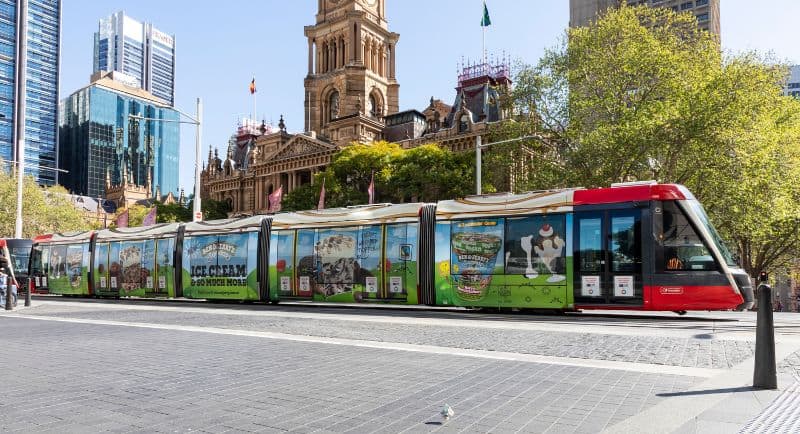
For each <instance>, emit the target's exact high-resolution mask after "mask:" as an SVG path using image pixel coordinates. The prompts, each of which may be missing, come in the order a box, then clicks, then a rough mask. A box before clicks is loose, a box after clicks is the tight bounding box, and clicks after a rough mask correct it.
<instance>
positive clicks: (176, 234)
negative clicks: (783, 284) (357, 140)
mask: <svg viewBox="0 0 800 434" xmlns="http://www.w3.org/2000/svg"><path fill="white" fill-rule="evenodd" d="M30 276H31V280H32V285H34V287H35V291H37V292H40V293H50V294H63V295H76V296H94V297H184V298H193V299H207V300H239V301H253V302H272V303H278V302H280V301H282V300H313V301H319V302H346V303H376V302H378V303H400V304H410V305H431V306H462V307H481V308H519V309H526V308H529V309H553V310H579V309H629V310H650V311H676V312H680V313H683V312H685V311H687V310H724V309H735V308H739V309H742V308H747V307H749V306H750V305H752V302H753V290H752V286H751V284H750V279H749V278H748V276H747V274H746V273H745V272H744V271H743V270H742V269H741V268H739V267H738V266H737V265H736V263H735V262H734V260H733V257H732V255H731V254H730V252H729V251H728V249H727V248H726V247H725V245H724V243H723V242H722V240H721V239H720V237H719V235H718V234H717V232H716V231H715V230H714V227H713V226H712V225H711V223H710V222H709V220H708V217H707V216H706V213H705V212H704V210H703V208H702V206H701V205H700V203H699V202H698V201H697V200H696V199H695V198H694V196H693V195H692V194H691V193H690V192H689V191H688V190H687V189H686V188H685V187H683V186H680V185H671V184H655V183H634V184H618V185H613V186H611V187H610V188H599V189H566V190H558V191H545V192H533V193H525V194H505V195H487V196H473V197H467V198H464V199H459V200H448V201H441V202H438V203H435V204H426V203H406V204H395V205H392V204H377V205H368V206H359V207H349V208H339V209H326V210H319V211H301V212H289V213H279V214H275V215H257V216H253V217H246V218H241V219H228V220H219V221H207V222H195V223H185V224H178V223H173V224H161V225H156V226H149V227H141V228H125V229H110V230H100V231H90V232H82V233H65V234H52V235H44V236H39V237H37V238H36V239H35V240H34V244H33V248H32V253H31V264H30Z"/></svg>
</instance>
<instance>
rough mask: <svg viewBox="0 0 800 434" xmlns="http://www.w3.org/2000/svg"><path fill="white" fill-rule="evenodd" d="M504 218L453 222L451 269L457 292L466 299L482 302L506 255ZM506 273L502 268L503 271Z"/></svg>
mask: <svg viewBox="0 0 800 434" xmlns="http://www.w3.org/2000/svg"><path fill="white" fill-rule="evenodd" d="M503 223H504V221H503V220H502V219H492V220H468V221H462V222H458V223H456V224H454V225H453V232H452V235H451V245H450V248H451V259H450V264H451V265H450V272H451V273H452V276H453V282H454V284H455V288H456V295H457V296H458V297H459V298H461V299H462V300H465V301H479V300H481V299H482V298H483V297H484V296H485V295H486V289H487V288H488V286H489V284H490V283H491V282H492V274H494V273H495V268H497V266H498V265H500V266H501V267H502V263H501V264H498V263H497V262H498V261H497V259H498V257H501V258H502V255H501V254H500V253H501V250H502V248H503ZM499 271H500V273H501V274H502V270H499Z"/></svg>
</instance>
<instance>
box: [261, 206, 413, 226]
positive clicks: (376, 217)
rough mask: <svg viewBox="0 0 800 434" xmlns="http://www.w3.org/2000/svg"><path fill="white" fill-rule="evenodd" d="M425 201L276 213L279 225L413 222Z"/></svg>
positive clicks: (275, 216) (273, 224)
mask: <svg viewBox="0 0 800 434" xmlns="http://www.w3.org/2000/svg"><path fill="white" fill-rule="evenodd" d="M424 205H425V204H424V203H401V204H388V203H382V204H374V205H363V206H355V207H348V208H331V209H323V210H311V211H296V212H289V213H281V214H275V215H274V216H273V217H272V227H273V228H275V229H285V228H295V227H319V226H342V225H343V224H344V225H360V224H379V223H402V222H413V221H417V219H418V218H419V211H420V209H421V208H422V207H423V206H424Z"/></svg>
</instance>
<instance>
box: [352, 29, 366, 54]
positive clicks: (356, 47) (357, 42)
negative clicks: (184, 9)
mask: <svg viewBox="0 0 800 434" xmlns="http://www.w3.org/2000/svg"><path fill="white" fill-rule="evenodd" d="M353 41H355V45H354V46H353V51H354V52H355V53H356V55H355V60H356V63H358V62H362V63H363V62H364V59H363V58H362V57H361V56H362V54H363V48H362V47H363V45H364V44H363V42H362V41H361V23H357V24H356V34H355V35H354V36H353Z"/></svg>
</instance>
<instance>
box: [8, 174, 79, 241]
mask: <svg viewBox="0 0 800 434" xmlns="http://www.w3.org/2000/svg"><path fill="white" fill-rule="evenodd" d="M22 197H23V200H24V202H23V205H22V207H23V208H22V209H23V214H22V215H23V224H22V236H23V237H25V238H33V237H35V236H37V235H42V234H49V233H56V232H70V231H79V230H87V229H89V228H90V226H91V224H90V223H89V221H87V220H86V219H85V218H84V216H83V214H82V213H81V211H80V210H78V209H77V208H76V207H75V206H74V205H73V204H72V200H71V196H70V194H69V193H68V192H67V191H66V190H65V189H64V188H63V187H58V186H56V187H49V188H43V187H40V186H38V185H37V184H36V181H35V180H34V179H33V178H32V177H29V176H26V177H25V180H24V185H23V196H22ZM16 203H17V179H16V177H15V176H13V175H12V174H11V173H8V172H6V171H3V170H0V234H1V235H2V236H3V237H13V236H14V230H15V224H16V215H17V207H16Z"/></svg>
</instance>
